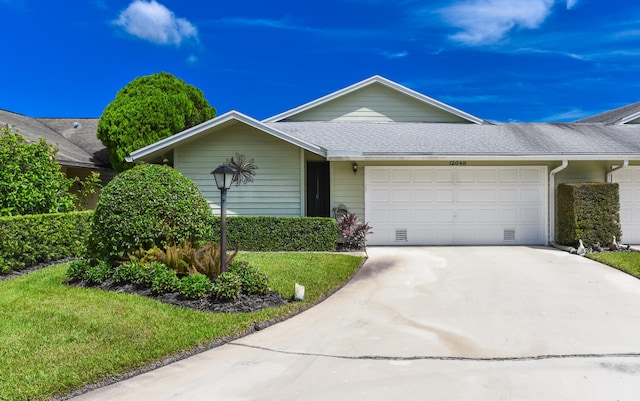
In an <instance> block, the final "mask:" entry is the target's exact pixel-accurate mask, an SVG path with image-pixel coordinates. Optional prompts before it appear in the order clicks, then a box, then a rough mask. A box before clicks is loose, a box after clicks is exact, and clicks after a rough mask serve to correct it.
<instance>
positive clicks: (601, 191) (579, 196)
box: [556, 183, 622, 246]
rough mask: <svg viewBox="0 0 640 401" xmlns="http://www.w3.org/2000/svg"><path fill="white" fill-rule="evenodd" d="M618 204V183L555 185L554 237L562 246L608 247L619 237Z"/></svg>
mask: <svg viewBox="0 0 640 401" xmlns="http://www.w3.org/2000/svg"><path fill="white" fill-rule="evenodd" d="M619 211H620V201H619V188H618V184H617V183H569V184H560V185H558V207H557V218H556V236H557V240H558V243H560V244H562V245H570V246H577V244H578V240H579V239H582V241H583V242H584V243H585V245H586V246H591V245H593V244H595V243H597V242H599V243H600V244H601V245H605V244H610V243H611V240H612V237H613V236H614V235H615V236H616V237H618V238H620V237H621V235H622V233H621V227H620V213H619Z"/></svg>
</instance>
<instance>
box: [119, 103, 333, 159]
mask: <svg viewBox="0 0 640 401" xmlns="http://www.w3.org/2000/svg"><path fill="white" fill-rule="evenodd" d="M230 121H238V122H241V123H244V124H246V125H248V126H250V127H253V128H256V129H258V130H261V131H264V132H265V133H267V134H270V135H272V136H274V137H276V138H279V139H282V140H283V141H285V142H289V143H291V144H293V145H296V146H298V147H300V148H302V149H305V150H308V151H309V152H311V153H315V154H317V155H320V156H326V153H327V152H326V150H324V149H323V148H321V147H319V146H316V145H313V144H311V143H308V142H305V141H302V140H300V139H298V138H295V137H292V136H290V135H289V134H286V133H284V132H282V131H280V130H277V129H275V128H272V127H269V126H266V125H264V124H263V123H261V122H260V121H258V120H256V119H253V118H251V117H249V116H247V115H245V114H242V113H240V112H238V111H235V110H232V111H230V112H227V113H225V114H223V115H221V116H219V117H216V118H213V119H211V120H208V121H205V122H203V123H201V124H198V125H196V126H194V127H191V128H188V129H186V130H184V131H182V132H179V133H177V134H175V135H172V136H170V137H168V138H165V139H163V140H160V141H158V142H155V143H152V144H151V145H148V146H145V147H144V148H142V149H138V150H135V151H133V152H131V153H130V154H129V155H128V156H127V157H126V160H127V161H128V162H129V163H131V162H134V161H136V160H140V159H141V158H143V157H145V156H149V155H151V154H155V153H159V152H164V151H167V150H168V149H170V148H173V147H175V146H176V145H178V144H179V143H180V142H182V141H185V140H187V139H190V138H193V137H195V136H198V135H200V134H202V133H203V132H205V131H207V130H208V129H211V128H214V127H217V126H219V125H222V124H225V123H227V122H230Z"/></svg>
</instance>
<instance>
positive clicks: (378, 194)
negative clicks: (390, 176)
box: [369, 188, 389, 203]
mask: <svg viewBox="0 0 640 401" xmlns="http://www.w3.org/2000/svg"><path fill="white" fill-rule="evenodd" d="M369 197H370V201H371V202H373V203H388V202H389V190H388V189H384V188H382V189H380V188H375V189H372V190H371V191H369Z"/></svg>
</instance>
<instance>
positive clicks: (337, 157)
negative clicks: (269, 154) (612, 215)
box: [326, 151, 640, 161]
mask: <svg viewBox="0 0 640 401" xmlns="http://www.w3.org/2000/svg"><path fill="white" fill-rule="evenodd" d="M326 157H327V160H329V161H451V160H468V161H558V160H559V159H562V160H571V161H577V160H587V161H591V160H593V161H598V160H599V161H605V160H640V154H638V153H634V154H627V155H619V154H577V155H567V154H560V155H558V154H555V155H554V154H540V155H500V154H492V155H465V154H449V155H444V154H443V155H430V154H402V153H397V154H363V153H359V152H331V151H329V152H328V153H327V156H326Z"/></svg>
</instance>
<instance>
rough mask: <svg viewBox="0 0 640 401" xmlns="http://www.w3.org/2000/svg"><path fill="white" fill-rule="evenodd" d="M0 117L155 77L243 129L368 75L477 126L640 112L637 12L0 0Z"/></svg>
mask: <svg viewBox="0 0 640 401" xmlns="http://www.w3.org/2000/svg"><path fill="white" fill-rule="evenodd" d="M0 16H1V17H2V24H0V43H1V44H2V46H1V48H2V53H3V60H2V62H0V108H1V109H5V110H9V111H13V112H17V113H21V114H25V115H28V116H32V117H99V116H100V115H101V114H102V111H103V110H104V108H105V107H106V106H107V105H108V104H109V102H111V101H112V100H113V98H114V97H115V95H116V93H117V91H118V90H119V89H121V88H122V87H123V86H125V85H126V84H127V83H128V82H129V81H131V80H133V79H134V78H136V77H138V76H143V75H150V74H153V73H156V72H160V71H166V72H169V73H172V74H173V75H175V76H177V77H179V78H181V79H183V80H185V81H186V82H188V83H190V84H192V85H194V86H196V87H198V88H200V89H201V90H202V91H203V92H204V94H205V96H206V98H207V99H208V101H209V102H210V104H211V105H212V106H214V107H215V108H216V109H217V110H218V114H222V113H224V112H227V111H229V110H232V109H235V110H238V111H240V112H243V113H245V114H248V115H250V116H252V117H254V118H257V119H263V118H267V117H270V116H272V115H275V114H278V113H280V112H283V111H286V110H288V109H291V108H293V107H296V106H299V105H300V104H303V103H306V102H308V101H311V100H314V99H316V98H318V97H321V96H324V95H326V94H328V93H331V92H333V91H335V90H338V89H341V88H343V87H345V86H348V85H351V84H353V83H356V82H359V81H361V80H363V79H366V78H368V77H370V76H372V75H382V76H384V77H385V78H388V79H391V80H393V81H396V82H398V83H400V84H402V85H405V86H408V87H409V88H411V89H414V90H417V91H419V92H421V93H424V94H426V95H428V96H431V97H433V98H435V99H438V100H440V101H442V102H445V103H447V104H450V105H452V106H454V107H457V108H459V109H461V110H463V111H466V112H468V113H471V114H474V115H476V116H478V117H480V118H484V119H487V120H492V121H505V122H506V121H573V120H575V119H579V118H582V117H586V116H590V115H593V114H596V113H599V112H602V111H606V110H609V109H613V108H616V107H619V106H623V105H626V104H629V103H634V102H637V101H640V90H639V89H640V78H639V77H640V2H638V1H637V0H634V1H631V0H619V1H615V2H612V1H602V0H568V1H553V0H448V1H444V0H442V1H441V0H434V1H414V0H325V1H323V2H305V1H295V2H294V1H280V0H257V1H245V0H234V1H185V0H180V1H177V0H158V1H155V0H151V1H147V0H114V1H110V0H82V1H76V0H67V1H64V2H57V1H43V0H0Z"/></svg>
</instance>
